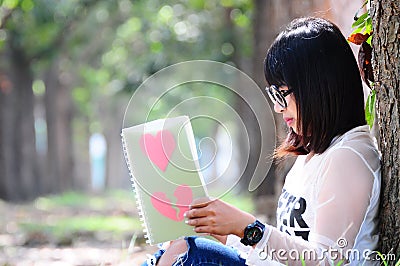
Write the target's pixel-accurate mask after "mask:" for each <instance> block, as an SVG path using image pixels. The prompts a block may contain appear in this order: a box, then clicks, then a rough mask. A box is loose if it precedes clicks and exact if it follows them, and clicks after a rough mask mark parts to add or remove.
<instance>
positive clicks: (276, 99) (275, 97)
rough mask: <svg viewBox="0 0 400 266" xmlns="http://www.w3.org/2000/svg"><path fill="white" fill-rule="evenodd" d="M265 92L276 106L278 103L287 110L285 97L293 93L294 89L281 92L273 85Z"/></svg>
mask: <svg viewBox="0 0 400 266" xmlns="http://www.w3.org/2000/svg"><path fill="white" fill-rule="evenodd" d="M265 90H266V91H267V93H268V96H269V98H270V99H271V101H272V102H273V103H274V104H275V103H278V104H279V105H280V106H281V107H283V108H285V109H286V108H287V102H286V99H285V97H286V96H288V95H289V94H291V93H292V92H293V90H292V89H289V90H285V91H281V90H279V88H278V87H277V86H276V85H271V86H270V87H266V88H265Z"/></svg>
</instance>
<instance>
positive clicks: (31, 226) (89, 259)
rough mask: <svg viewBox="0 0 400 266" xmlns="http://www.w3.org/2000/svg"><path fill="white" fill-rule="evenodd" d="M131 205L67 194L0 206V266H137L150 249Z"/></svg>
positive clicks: (122, 199)
mask: <svg viewBox="0 0 400 266" xmlns="http://www.w3.org/2000/svg"><path fill="white" fill-rule="evenodd" d="M66 198H67V199H66ZM130 199H131V198H130V194H124V193H122V194H121V193H119V195H117V196H115V195H112V194H104V195H91V196H84V195H81V194H77V193H70V194H67V196H65V195H64V196H61V197H42V198H39V199H37V200H35V201H33V202H30V203H24V204H12V203H6V202H3V201H0V213H1V216H0V266H6V265H7V266H11V265H21V266H22V265H35V266H39V265H46V266H47V265H57V266H64V265H65V266H67V265H68V266H69V265H82V266H83V265H130V266H132V265H140V264H141V263H142V262H143V261H144V260H145V259H146V258H147V257H146V253H153V252H154V251H155V248H154V247H150V246H148V245H146V244H144V243H143V239H142V235H141V233H140V231H141V230H140V229H139V227H138V225H137V224H138V221H136V218H137V211H136V208H135V204H134V203H133V201H131V200H130ZM102 220H103V222H104V221H105V222H106V223H107V224H102ZM110 224H112V225H114V226H115V227H112V226H111V225H110ZM103 229H104V230H103Z"/></svg>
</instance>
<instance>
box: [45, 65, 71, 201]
mask: <svg viewBox="0 0 400 266" xmlns="http://www.w3.org/2000/svg"><path fill="white" fill-rule="evenodd" d="M58 64H59V60H58V59H57V58H54V61H53V63H52V64H51V67H50V68H49V70H48V71H47V74H46V77H45V84H46V92H45V106H46V122H47V145H48V146H47V147H48V152H47V169H48V177H47V178H46V184H45V185H46V190H47V191H46V192H53V193H54V192H61V191H65V190H68V189H72V188H73V177H74V169H73V168H74V162H73V145H72V113H73V105H72V99H71V95H70V91H69V89H68V86H65V84H62V83H61V82H60V78H59V76H60V73H59V68H58Z"/></svg>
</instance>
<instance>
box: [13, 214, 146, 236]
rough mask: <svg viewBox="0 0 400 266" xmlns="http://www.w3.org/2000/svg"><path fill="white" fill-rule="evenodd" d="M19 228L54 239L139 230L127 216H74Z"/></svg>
mask: <svg viewBox="0 0 400 266" xmlns="http://www.w3.org/2000/svg"><path fill="white" fill-rule="evenodd" d="M19 226H20V227H21V228H22V229H23V230H24V231H25V232H38V231H41V232H45V233H47V234H50V235H52V236H54V237H57V238H59V237H63V236H66V235H70V234H78V233H80V232H92V233H96V232H109V233H113V234H117V235H121V234H123V233H130V232H133V231H135V230H137V231H139V230H141V224H140V221H139V220H138V219H136V218H135V217H127V216H98V215H97V216H76V217H67V218H63V219H60V220H56V221H54V222H52V223H41V222H40V223H39V222H38V223H35V222H25V223H20V224H19Z"/></svg>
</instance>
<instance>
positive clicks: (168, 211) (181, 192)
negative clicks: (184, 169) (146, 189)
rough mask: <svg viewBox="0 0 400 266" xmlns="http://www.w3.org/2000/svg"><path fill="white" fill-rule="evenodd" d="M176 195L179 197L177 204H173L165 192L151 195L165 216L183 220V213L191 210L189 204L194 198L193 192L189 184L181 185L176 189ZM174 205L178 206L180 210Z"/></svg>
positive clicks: (158, 209) (154, 203) (152, 200)
mask: <svg viewBox="0 0 400 266" xmlns="http://www.w3.org/2000/svg"><path fill="white" fill-rule="evenodd" d="M174 196H175V198H177V201H176V204H172V202H171V200H170V199H169V198H168V197H167V195H166V194H165V193H164V192H154V193H153V194H152V195H151V203H152V204H153V207H154V208H155V209H156V210H157V211H158V212H159V213H161V214H162V215H163V216H165V217H168V218H169V219H171V220H174V221H182V220H183V219H184V217H183V214H184V213H185V212H186V211H188V210H189V205H190V203H191V202H192V200H193V192H192V189H191V188H190V187H189V186H187V185H180V186H178V187H177V188H176V189H175V191H174ZM172 205H175V206H176V208H178V212H177V209H176V208H174V207H172Z"/></svg>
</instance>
